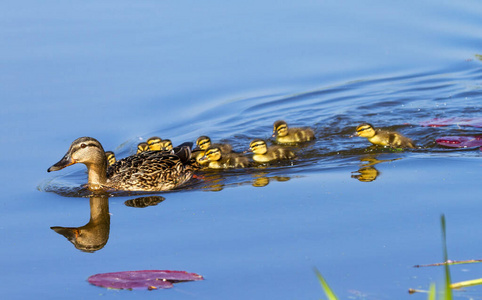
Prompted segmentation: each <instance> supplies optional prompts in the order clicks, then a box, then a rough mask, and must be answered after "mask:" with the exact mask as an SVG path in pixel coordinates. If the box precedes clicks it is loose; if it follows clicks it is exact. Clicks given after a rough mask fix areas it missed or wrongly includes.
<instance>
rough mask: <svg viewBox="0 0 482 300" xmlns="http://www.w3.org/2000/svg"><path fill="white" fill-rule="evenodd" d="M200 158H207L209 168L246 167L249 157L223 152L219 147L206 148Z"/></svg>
mask: <svg viewBox="0 0 482 300" xmlns="http://www.w3.org/2000/svg"><path fill="white" fill-rule="evenodd" d="M201 160H208V161H209V164H208V166H207V167H208V168H210V169H228V168H246V167H249V159H248V158H247V157H245V156H242V155H239V154H236V153H223V152H222V151H221V149H220V148H219V147H210V148H208V149H206V152H205V154H204V157H202V158H201Z"/></svg>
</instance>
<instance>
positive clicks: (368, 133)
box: [354, 123, 376, 138]
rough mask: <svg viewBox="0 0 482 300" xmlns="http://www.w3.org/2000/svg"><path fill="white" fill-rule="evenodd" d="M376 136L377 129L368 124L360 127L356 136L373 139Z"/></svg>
mask: <svg viewBox="0 0 482 300" xmlns="http://www.w3.org/2000/svg"><path fill="white" fill-rule="evenodd" d="M375 134H376V132H375V129H374V128H373V126H372V125H371V124H368V123H363V124H361V125H358V127H357V128H356V132H355V134H354V135H355V136H361V137H365V138H371V137H372V136H374V135H375Z"/></svg>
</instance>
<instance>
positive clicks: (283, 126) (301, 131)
mask: <svg viewBox="0 0 482 300" xmlns="http://www.w3.org/2000/svg"><path fill="white" fill-rule="evenodd" d="M275 136H276V142H277V143H278V144H295V143H302V142H309V141H312V140H314V139H315V133H314V132H313V130H312V129H311V128H308V127H306V128H288V124H287V123H286V122H285V121H283V120H278V121H276V122H274V124H273V137H275Z"/></svg>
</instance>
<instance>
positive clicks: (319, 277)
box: [315, 268, 338, 300]
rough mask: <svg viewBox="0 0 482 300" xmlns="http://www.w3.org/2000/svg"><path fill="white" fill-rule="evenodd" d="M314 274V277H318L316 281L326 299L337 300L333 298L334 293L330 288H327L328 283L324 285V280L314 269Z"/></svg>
mask: <svg viewBox="0 0 482 300" xmlns="http://www.w3.org/2000/svg"><path fill="white" fill-rule="evenodd" d="M315 273H316V277H318V280H319V281H320V284H321V287H322V288H323V290H324V291H325V294H326V297H328V300H338V298H337V297H336V296H335V293H333V291H332V290H331V288H330V286H328V283H326V281H325V278H323V276H322V275H321V273H320V271H318V270H317V269H316V268H315Z"/></svg>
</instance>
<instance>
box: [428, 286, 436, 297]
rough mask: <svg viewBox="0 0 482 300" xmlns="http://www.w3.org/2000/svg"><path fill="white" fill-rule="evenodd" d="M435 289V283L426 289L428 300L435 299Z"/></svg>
mask: <svg viewBox="0 0 482 300" xmlns="http://www.w3.org/2000/svg"><path fill="white" fill-rule="evenodd" d="M436 295H437V291H436V290H435V283H432V284H430V289H429V291H428V300H435V296H436Z"/></svg>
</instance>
